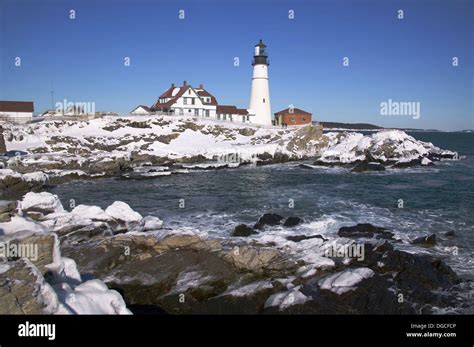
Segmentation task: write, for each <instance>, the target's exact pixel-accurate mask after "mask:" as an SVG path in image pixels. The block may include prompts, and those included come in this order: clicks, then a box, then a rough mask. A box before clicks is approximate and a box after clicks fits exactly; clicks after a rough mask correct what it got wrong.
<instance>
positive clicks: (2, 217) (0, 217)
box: [0, 212, 11, 223]
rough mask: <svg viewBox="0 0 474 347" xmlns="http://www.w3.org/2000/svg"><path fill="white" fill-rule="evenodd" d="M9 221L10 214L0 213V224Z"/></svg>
mask: <svg viewBox="0 0 474 347" xmlns="http://www.w3.org/2000/svg"><path fill="white" fill-rule="evenodd" d="M10 220H11V216H10V214H9V213H8V212H7V213H0V223H5V222H9V221H10Z"/></svg>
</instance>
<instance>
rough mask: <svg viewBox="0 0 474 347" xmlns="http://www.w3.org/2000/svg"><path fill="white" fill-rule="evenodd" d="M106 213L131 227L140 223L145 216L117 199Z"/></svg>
mask: <svg viewBox="0 0 474 347" xmlns="http://www.w3.org/2000/svg"><path fill="white" fill-rule="evenodd" d="M105 213H107V214H108V215H109V216H111V217H112V218H114V219H115V220H117V221H119V222H122V223H124V224H126V225H129V226H130V229H131V228H132V227H133V226H134V225H139V223H140V222H141V220H142V218H143V217H142V216H141V214H140V213H138V212H135V211H134V210H132V208H131V207H130V206H129V205H128V204H126V203H125V202H122V201H115V202H114V203H113V204H112V205H110V206H109V207H107V208H106V209H105Z"/></svg>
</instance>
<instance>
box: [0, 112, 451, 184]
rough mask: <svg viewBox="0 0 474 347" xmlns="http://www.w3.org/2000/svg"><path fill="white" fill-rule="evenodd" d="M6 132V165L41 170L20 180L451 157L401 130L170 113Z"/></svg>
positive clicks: (42, 125) (53, 122)
mask: <svg viewBox="0 0 474 347" xmlns="http://www.w3.org/2000/svg"><path fill="white" fill-rule="evenodd" d="M5 139H6V145H7V149H8V150H10V151H26V152H28V155H26V156H17V157H13V158H10V159H9V160H8V161H6V163H5V165H6V166H8V168H12V169H14V170H15V171H17V172H21V173H30V172H37V171H40V172H39V173H36V174H32V176H31V177H26V176H25V177H24V179H25V180H27V179H29V180H45V179H47V178H48V177H49V178H55V179H57V180H58V181H59V182H62V181H65V180H69V179H73V178H75V179H77V178H87V177H101V176H104V175H116V174H117V172H125V171H127V172H126V173H123V176H124V177H127V178H135V177H138V176H141V177H157V176H165V175H169V174H170V173H186V172H188V170H189V169H209V168H210V169H212V168H219V167H237V166H239V165H241V164H244V163H255V162H258V161H266V162H267V163H268V162H272V161H273V162H281V161H288V160H300V159H308V158H315V159H317V160H318V163H320V164H321V163H323V164H329V165H346V164H351V163H357V162H360V161H364V160H368V159H369V158H370V160H369V161H374V160H375V161H378V162H381V163H382V164H384V165H389V166H390V165H397V164H403V163H405V164H407V163H411V165H430V164H431V162H432V160H433V159H434V160H438V159H440V158H441V159H442V158H449V157H454V156H455V153H454V152H451V151H446V150H441V149H440V148H438V147H436V146H434V145H433V144H431V143H426V142H422V141H418V140H416V139H414V138H413V137H412V136H409V135H408V134H406V133H405V132H403V131H400V130H383V131H380V132H375V133H373V134H371V135H363V134H361V133H357V132H344V133H341V132H329V133H325V134H323V132H322V128H321V127H319V126H316V125H308V126H301V127H291V128H287V129H282V128H279V127H268V126H267V127H260V126H255V125H247V124H237V123H223V122H218V121H212V120H205V119H197V118H185V117H173V116H130V117H114V116H106V117H103V118H96V119H92V120H88V121H86V120H78V121H72V120H46V121H42V122H38V123H33V124H27V125H12V124H10V125H6V126H5ZM163 163H166V164H167V165H162V164H163ZM177 164H178V165H179V167H177ZM169 165H174V167H173V168H170V167H169ZM41 172H42V173H41ZM6 174H7V173H6V172H5V173H1V175H6ZM45 174H46V175H45ZM40 175H43V176H40Z"/></svg>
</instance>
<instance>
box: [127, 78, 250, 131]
mask: <svg viewBox="0 0 474 347" xmlns="http://www.w3.org/2000/svg"><path fill="white" fill-rule="evenodd" d="M131 113H132V114H136V115H138V114H143V115H146V114H157V113H158V114H159V113H165V114H169V115H178V116H193V117H199V118H205V119H216V120H224V121H229V122H239V123H251V122H252V117H253V116H254V115H252V114H249V112H248V111H247V110H245V109H241V108H237V107H236V106H232V105H219V104H218V102H217V99H216V98H215V97H214V96H213V95H212V94H211V93H209V92H208V91H207V90H205V89H204V86H203V85H202V84H201V85H199V87H193V86H191V85H189V84H187V82H186V81H184V82H183V85H182V86H180V87H176V86H175V85H174V83H173V84H171V86H170V87H169V88H168V89H167V90H166V91H165V92H164V93H163V94H161V95H160V96H159V97H158V100H156V102H155V103H154V104H153V105H152V106H151V107H149V108H148V107H146V106H143V105H140V106H137V107H136V108H135V109H134V110H133V111H131Z"/></svg>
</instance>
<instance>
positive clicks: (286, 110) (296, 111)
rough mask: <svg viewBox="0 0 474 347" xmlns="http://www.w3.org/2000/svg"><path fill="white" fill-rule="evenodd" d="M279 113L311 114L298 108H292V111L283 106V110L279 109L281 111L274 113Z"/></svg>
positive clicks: (276, 114)
mask: <svg viewBox="0 0 474 347" xmlns="http://www.w3.org/2000/svg"><path fill="white" fill-rule="evenodd" d="M281 114H307V115H309V116H311V113H309V112H306V111H303V110H301V109H299V108H293V110H292V112H290V109H289V108H285V109H284V110H281V111H279V112H277V113H275V116H279V115H281Z"/></svg>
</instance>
